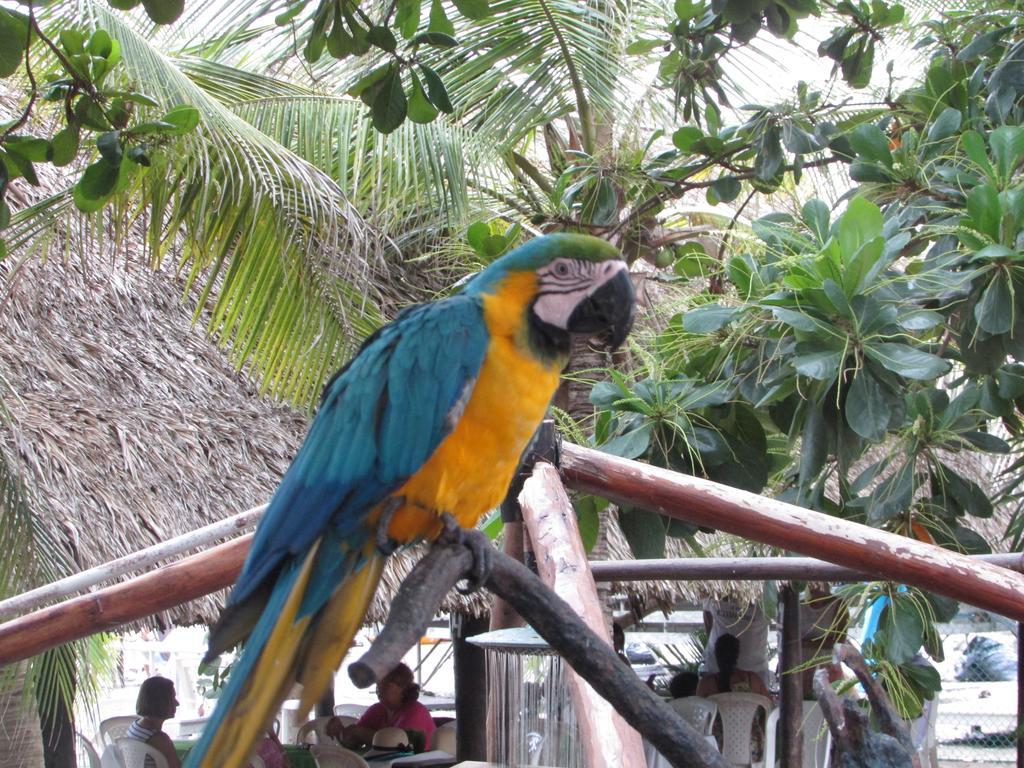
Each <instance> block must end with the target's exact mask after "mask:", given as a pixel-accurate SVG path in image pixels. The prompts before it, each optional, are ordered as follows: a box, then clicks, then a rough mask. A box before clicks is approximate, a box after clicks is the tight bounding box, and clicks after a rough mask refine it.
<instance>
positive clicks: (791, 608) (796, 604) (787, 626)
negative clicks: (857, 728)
mask: <svg viewBox="0 0 1024 768" xmlns="http://www.w3.org/2000/svg"><path fill="white" fill-rule="evenodd" d="M779 603H780V606H781V608H782V640H781V642H780V643H779V668H780V669H779V688H780V693H781V697H780V698H781V703H780V706H781V707H782V711H781V712H779V730H780V731H781V733H782V749H781V757H782V768H800V766H801V761H802V756H801V753H802V751H803V719H804V717H803V715H804V712H803V698H804V696H803V676H802V675H801V674H800V673H799V672H798V671H797V668H798V667H799V666H800V663H801V661H802V659H801V655H802V654H801V648H800V593H799V592H797V591H796V590H795V589H793V586H792V585H791V584H784V585H782V588H781V589H780V590H779Z"/></svg>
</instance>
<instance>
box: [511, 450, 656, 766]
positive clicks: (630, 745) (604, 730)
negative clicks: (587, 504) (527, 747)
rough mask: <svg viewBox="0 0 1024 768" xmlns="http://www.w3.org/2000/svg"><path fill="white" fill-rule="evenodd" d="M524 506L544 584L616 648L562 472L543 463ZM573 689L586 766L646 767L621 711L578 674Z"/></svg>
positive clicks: (531, 481) (530, 482)
mask: <svg viewBox="0 0 1024 768" xmlns="http://www.w3.org/2000/svg"><path fill="white" fill-rule="evenodd" d="M519 503H520V506H521V507H522V510H523V522H524V524H525V526H526V530H527V533H528V534H529V536H530V540H531V541H532V542H533V546H534V550H535V551H536V553H537V567H538V569H539V571H540V576H541V579H543V581H544V583H545V584H547V585H548V586H549V587H550V588H551V590H552V591H553V592H554V593H555V594H556V595H558V596H559V597H561V598H562V599H563V600H565V601H566V602H567V603H568V604H569V605H570V606H571V607H572V610H573V611H575V613H576V614H577V615H578V616H579V617H580V618H581V619H582V620H583V622H584V623H585V624H586V625H587V626H588V627H589V628H590V630H591V631H592V632H594V633H595V634H596V635H597V636H598V637H603V638H604V639H605V640H606V641H607V642H608V643H609V645H610V644H611V643H610V640H611V638H609V637H608V627H607V626H606V625H605V623H604V613H603V611H602V610H601V606H600V604H599V603H598V600H597V586H596V585H595V584H594V579H593V577H592V576H591V575H590V569H589V568H587V567H586V562H587V554H586V552H585V551H584V549H583V543H582V541H581V540H580V532H579V528H578V527H577V525H576V513H575V511H574V510H573V508H572V504H571V503H570V501H569V497H568V496H566V494H565V489H564V488H563V487H562V482H561V478H559V476H558V470H556V469H555V468H554V467H553V466H551V465H550V464H548V463H546V462H538V463H537V465H536V466H535V467H534V469H533V475H532V476H531V477H530V478H529V479H527V481H526V483H525V484H524V485H523V492H522V493H521V494H519ZM623 666H625V665H623ZM569 689H570V693H571V694H572V699H573V703H574V704H575V706H576V722H577V723H578V724H579V728H580V741H581V742H582V744H581V747H582V749H583V752H584V761H583V762H584V764H585V765H586V766H587V767H588V768H620V767H621V766H624V765H628V766H635V765H643V764H644V750H643V743H642V741H641V740H640V734H638V733H637V732H636V731H635V730H633V729H632V728H630V727H629V726H628V725H627V724H626V722H625V721H624V720H623V719H622V717H621V716H620V715H619V713H618V712H616V711H615V708H614V707H612V705H611V704H609V703H608V701H606V700H605V699H603V698H601V697H600V696H599V695H598V694H597V693H596V692H595V691H594V689H593V688H591V687H590V685H588V684H587V682H586V681H585V680H584V679H583V678H581V677H580V676H579V675H578V674H576V673H575V672H573V673H571V674H570V675H569Z"/></svg>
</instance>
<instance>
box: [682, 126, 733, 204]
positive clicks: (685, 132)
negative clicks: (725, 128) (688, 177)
mask: <svg viewBox="0 0 1024 768" xmlns="http://www.w3.org/2000/svg"><path fill="white" fill-rule="evenodd" d="M703 136H704V132H703V131H701V129H700V128H695V127H694V126H692V125H684V126H683V127H682V128H680V129H678V130H677V131H676V132H675V133H673V134H672V143H673V144H675V146H676V148H677V149H678V150H679V151H680V152H689V151H690V147H692V146H693V143H694V142H695V141H697V140H698V139H700V138H703ZM737 194H738V193H737Z"/></svg>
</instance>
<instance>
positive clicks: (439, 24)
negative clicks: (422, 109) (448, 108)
mask: <svg viewBox="0 0 1024 768" xmlns="http://www.w3.org/2000/svg"><path fill="white" fill-rule="evenodd" d="M427 29H428V30H430V31H431V32H443V33H444V34H446V35H449V36H452V35H454V34H455V25H454V24H452V22H451V19H449V18H448V14H447V13H445V12H444V6H443V5H442V4H441V0H431V3H430V23H429V24H428V25H427ZM428 87H429V84H428ZM434 106H437V103H436V102H435V104H434ZM438 109H441V108H440V107H438ZM441 111H442V112H443V111H444V110H441Z"/></svg>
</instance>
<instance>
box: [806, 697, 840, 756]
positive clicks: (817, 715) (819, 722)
mask: <svg viewBox="0 0 1024 768" xmlns="http://www.w3.org/2000/svg"><path fill="white" fill-rule="evenodd" d="M831 753H832V734H831V733H830V732H829V730H828V728H827V727H826V726H825V713H824V712H822V711H821V707H819V706H818V702H816V701H805V702H804V721H803V749H802V750H801V753H800V754H801V755H802V758H801V765H802V768H828V766H829V756H830V755H831Z"/></svg>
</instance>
